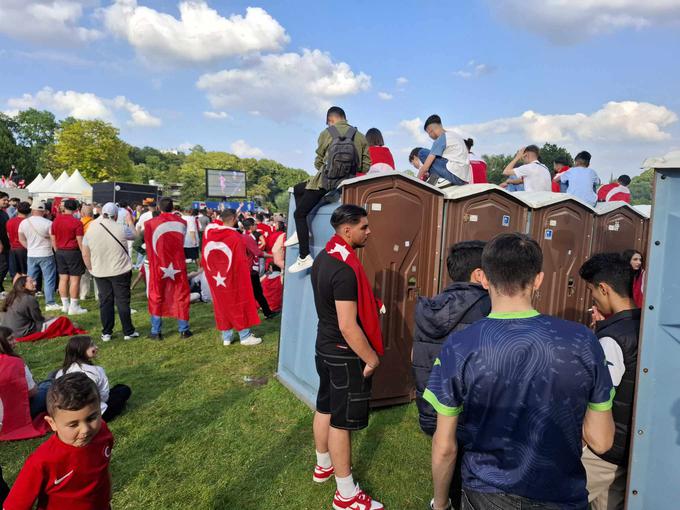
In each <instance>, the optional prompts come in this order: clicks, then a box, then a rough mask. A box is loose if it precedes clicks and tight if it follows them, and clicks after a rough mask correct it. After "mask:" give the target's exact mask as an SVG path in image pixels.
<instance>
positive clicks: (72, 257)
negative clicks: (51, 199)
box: [50, 198, 87, 315]
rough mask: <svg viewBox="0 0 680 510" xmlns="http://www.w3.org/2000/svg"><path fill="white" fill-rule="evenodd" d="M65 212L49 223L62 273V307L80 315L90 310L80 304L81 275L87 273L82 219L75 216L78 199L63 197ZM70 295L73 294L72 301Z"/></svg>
mask: <svg viewBox="0 0 680 510" xmlns="http://www.w3.org/2000/svg"><path fill="white" fill-rule="evenodd" d="M62 205H63V206H64V212H63V213H62V214H59V215H57V217H56V218H54V221H53V222H52V226H51V227H50V236H51V237H52V247H53V248H54V251H55V252H56V254H55V258H56V260H57V273H59V295H60V296H61V305H62V308H61V311H62V312H63V313H68V314H69V315H80V314H83V313H86V312H87V310H86V309H84V308H81V307H80V303H79V301H78V298H79V297H80V278H81V277H82V276H83V275H84V274H85V271H86V269H87V268H86V267H85V262H84V261H83V254H82V248H83V235H84V230H83V223H82V222H81V221H80V220H79V219H77V218H75V217H74V216H73V213H75V212H76V211H77V210H78V202H77V201H75V200H73V199H72V198H69V199H68V200H64V202H63V204H62ZM69 297H70V298H71V299H70V301H69Z"/></svg>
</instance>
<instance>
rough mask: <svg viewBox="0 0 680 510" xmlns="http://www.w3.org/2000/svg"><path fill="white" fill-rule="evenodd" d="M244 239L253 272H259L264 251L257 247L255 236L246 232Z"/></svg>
mask: <svg viewBox="0 0 680 510" xmlns="http://www.w3.org/2000/svg"><path fill="white" fill-rule="evenodd" d="M243 238H244V241H245V245H246V253H247V254H248V256H249V257H250V260H251V263H250V268H251V269H252V270H253V271H259V269H260V257H261V256H262V250H260V247H259V246H258V245H257V241H256V240H255V237H254V236H253V234H250V233H248V232H246V233H245V234H243Z"/></svg>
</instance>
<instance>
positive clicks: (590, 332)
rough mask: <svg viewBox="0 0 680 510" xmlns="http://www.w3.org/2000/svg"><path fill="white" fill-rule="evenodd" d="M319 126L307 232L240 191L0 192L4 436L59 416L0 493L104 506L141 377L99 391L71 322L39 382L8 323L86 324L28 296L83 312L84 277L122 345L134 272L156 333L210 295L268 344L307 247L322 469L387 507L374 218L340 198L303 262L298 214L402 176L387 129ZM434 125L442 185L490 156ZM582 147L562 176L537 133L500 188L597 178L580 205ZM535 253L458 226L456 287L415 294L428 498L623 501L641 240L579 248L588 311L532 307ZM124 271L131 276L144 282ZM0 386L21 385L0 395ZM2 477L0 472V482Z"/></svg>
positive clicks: (15, 505) (247, 332)
mask: <svg viewBox="0 0 680 510" xmlns="http://www.w3.org/2000/svg"><path fill="white" fill-rule="evenodd" d="M326 121H327V122H326V123H327V126H328V128H327V129H325V130H324V131H323V132H322V133H321V135H320V136H319V139H318V149H317V158H316V168H317V174H316V175H315V176H314V177H312V178H311V179H309V180H308V181H306V182H303V183H300V184H298V185H296V186H295V187H294V198H295V206H296V208H295V214H294V220H295V224H296V230H297V233H296V235H295V236H292V238H291V239H289V240H286V238H285V233H284V232H285V223H283V220H284V218H283V217H273V216H271V215H268V214H264V213H259V214H256V215H254V216H253V215H250V214H248V213H241V211H240V210H234V209H230V208H225V209H223V210H218V211H209V210H202V211H198V210H194V209H184V210H182V209H181V208H178V207H176V206H175V204H174V202H173V200H172V199H170V198H163V199H161V200H160V201H158V203H156V202H155V201H154V202H149V203H147V204H134V205H128V204H126V203H118V204H114V203H107V204H104V205H101V206H100V205H96V204H95V205H92V206H89V205H82V206H81V205H80V204H78V203H77V202H75V201H73V200H65V201H64V202H63V203H62V204H61V210H59V211H54V210H52V209H51V208H50V207H49V206H47V205H46V204H44V203H33V204H30V203H24V202H22V203H18V204H15V205H13V206H12V207H14V210H13V211H10V210H9V207H8V204H7V203H6V202H7V198H8V197H7V196H4V197H2V195H1V194H0V208H4V209H7V212H2V214H0V238H1V237H2V232H5V234H4V237H7V238H8V243H6V244H5V243H4V241H3V243H2V244H3V251H2V253H1V255H2V257H0V259H3V260H7V270H8V271H10V272H11V273H12V275H13V288H12V290H11V291H10V292H9V293H8V294H7V295H6V296H5V304H4V310H5V316H4V318H3V322H2V323H3V326H2V327H0V379H3V381H5V384H4V385H2V387H3V394H2V401H8V400H11V402H12V403H13V407H12V408H11V412H8V409H5V410H4V416H3V407H2V406H1V405H0V438H2V435H3V434H9V436H8V438H12V439H16V438H19V436H21V437H36V436H38V435H41V434H44V432H45V431H46V428H47V427H49V429H50V430H52V431H53V432H54V433H55V434H54V435H53V436H52V437H50V438H49V439H48V440H47V441H46V442H45V443H43V444H42V445H41V446H40V447H38V449H37V450H36V451H35V452H34V453H33V454H32V455H31V456H30V457H29V458H28V459H27V461H26V463H25V465H24V467H23V469H22V470H21V472H20V473H19V476H18V478H17V480H16V481H15V483H14V485H13V487H12V489H11V491H10V492H9V495H8V497H7V499H6V501H5V503H4V506H3V509H4V510H24V509H26V510H28V509H30V508H32V507H33V505H34V504H35V502H36V501H37V502H38V507H39V508H76V507H77V508H83V509H101V508H108V507H109V505H110V501H111V477H110V474H109V458H110V455H111V449H112V448H113V436H112V434H111V432H110V431H109V429H108V427H107V425H106V422H108V421H111V420H112V419H114V418H115V417H116V416H117V415H119V414H120V413H121V412H122V411H123V410H124V408H125V405H126V402H127V401H128V399H129V398H130V397H131V394H132V389H131V388H129V387H128V386H125V385H122V384H117V385H114V386H110V384H109V381H108V378H107V376H106V372H105V370H104V369H103V368H102V367H100V366H98V365H97V364H96V363H95V358H96V355H97V346H96V345H95V343H94V341H93V339H92V337H91V336H88V335H85V334H82V332H80V334H71V335H70V336H71V338H70V340H69V341H68V343H67V345H66V348H65V356H64V362H63V364H62V365H61V367H58V368H56V369H55V370H54V371H53V373H51V374H50V377H48V378H47V379H46V380H45V381H42V382H40V383H36V382H35V380H34V379H33V377H32V375H31V371H30V370H29V368H28V367H27V366H26V364H25V363H24V361H23V360H22V359H21V358H20V357H19V356H17V354H16V353H15V351H14V347H15V342H16V340H22V338H26V337H27V336H29V335H31V334H37V333H42V332H45V331H48V330H49V328H50V327H53V325H54V324H58V326H59V328H63V327H72V328H75V327H76V326H74V325H73V324H71V323H70V322H68V324H65V323H64V319H65V320H68V319H67V317H61V318H60V319H61V320H60V321H59V320H53V319H50V318H48V317H45V316H43V314H42V310H41V308H40V306H39V305H38V301H37V300H36V296H37V295H38V292H42V294H43V295H44V298H45V303H46V307H45V311H46V312H47V311H61V312H62V313H63V314H66V315H67V316H77V315H79V314H82V313H84V312H85V310H84V309H83V308H82V307H81V306H80V300H81V299H83V298H84V296H85V295H86V294H87V293H88V292H89V282H90V281H91V280H94V282H95V284H96V291H97V300H98V302H99V312H100V320H101V326H102V327H101V331H102V333H101V340H102V341H103V342H109V341H111V340H112V339H113V335H114V329H115V310H116V309H117V311H118V316H119V319H120V322H121V327H122V333H123V339H124V340H133V339H135V338H137V337H139V336H140V334H139V333H138V331H137V329H136V328H135V327H134V325H133V321H132V316H133V313H134V310H133V309H132V308H131V306H130V299H131V289H132V287H133V285H136V284H138V283H140V282H143V283H144V285H145V286H146V294H147V301H148V311H149V314H150V316H151V331H150V333H149V335H148V338H149V339H151V340H156V341H162V340H163V339H164V333H163V329H162V326H163V319H164V318H174V319H176V320H177V326H178V330H179V336H180V337H181V338H184V339H188V338H190V337H191V336H192V335H193V333H192V331H191V329H190V309H191V306H190V303H191V302H196V301H203V302H210V303H212V305H213V310H214V318H215V327H216V330H217V331H219V332H220V335H221V340H222V343H223V345H224V346H229V345H231V344H232V343H233V342H235V341H236V337H237V336H238V339H239V341H240V343H241V344H242V345H247V346H254V345H258V344H260V343H261V342H262V339H260V338H258V337H256V336H255V335H254V333H253V332H252V330H251V328H252V327H253V326H256V325H257V324H259V322H260V316H259V313H258V308H259V309H260V310H261V311H262V314H263V316H264V318H265V320H266V319H271V318H272V317H275V316H276V314H277V313H278V306H277V307H275V306H273V305H272V303H274V302H276V299H275V296H274V295H275V294H276V291H275V290H273V287H271V284H270V282H278V285H279V287H276V288H278V289H279V291H280V285H281V273H282V269H283V265H284V250H285V247H286V246H292V245H294V244H297V243H299V257H298V259H297V261H296V262H295V263H294V264H293V266H291V267H290V268H289V271H290V272H300V271H304V270H306V269H310V268H311V286H312V289H313V294H314V302H315V306H316V311H317V316H318V319H319V320H318V328H317V335H316V355H315V364H316V370H317V372H318V375H319V388H318V394H317V401H316V412H315V415H314V419H313V425H312V429H313V436H314V445H315V450H316V463H315V466H314V468H313V472H312V480H313V481H314V482H317V483H324V482H327V481H329V480H331V479H334V480H335V484H336V491H335V494H334V497H333V501H332V506H333V508H334V509H335V510H344V509H352V510H378V509H381V508H383V505H382V504H381V503H380V502H378V501H376V500H375V499H373V498H372V497H371V496H370V495H368V494H367V493H366V492H364V491H363V490H362V489H361V488H360V486H359V485H358V484H357V483H356V481H355V480H354V478H353V474H352V448H351V432H352V431H356V430H360V429H363V428H365V427H367V426H368V423H369V401H370V397H371V385H372V384H371V381H372V375H373V373H374V372H375V370H376V369H377V368H378V367H379V365H380V357H381V356H382V355H383V354H384V346H383V338H382V332H381V326H380V314H381V313H389V310H386V309H385V307H384V305H383V304H382V303H381V302H380V301H379V300H378V299H377V298H376V297H375V296H374V294H373V287H372V284H371V282H369V280H368V278H367V276H366V273H365V271H364V269H363V266H362V264H361V262H360V259H359V257H358V256H357V253H356V250H357V249H360V248H362V247H364V246H365V245H366V244H367V243H368V242H370V236H371V230H370V226H369V221H368V213H367V211H366V210H365V209H363V208H361V207H359V206H357V205H352V204H344V205H341V206H340V207H338V208H336V210H335V211H334V212H333V214H332V216H331V219H330V223H331V226H332V228H333V229H334V232H335V233H334V235H333V236H332V237H331V238H330V239H329V240H327V243H326V244H325V247H324V249H322V250H321V251H320V252H319V254H318V255H317V256H316V258H315V259H312V257H311V253H310V246H309V228H308V224H307V220H308V216H309V214H310V213H312V212H313V210H314V209H315V208H316V207H317V206H318V204H319V203H320V202H322V201H323V200H324V198H325V197H326V196H327V195H328V194H329V193H332V192H334V191H335V190H336V189H337V188H338V186H339V184H340V183H341V182H342V181H343V180H344V179H347V178H351V177H355V176H357V175H361V174H366V173H371V172H389V171H393V170H394V160H393V157H392V155H391V153H390V151H389V149H387V148H386V147H385V144H384V140H383V137H382V134H381V133H380V131H379V130H377V129H375V128H372V129H370V130H369V131H368V132H367V133H366V136H364V135H363V134H362V133H361V132H359V131H358V130H357V129H356V128H355V127H353V126H351V125H350V124H349V123H348V122H347V119H346V116H345V113H344V111H343V110H342V109H340V108H338V107H333V108H331V109H330V110H329V111H328V114H327V118H326ZM425 131H426V132H427V134H428V135H429V136H430V138H432V139H433V146H432V148H431V149H430V150H427V149H422V148H417V149H414V151H413V152H412V153H411V155H410V158H409V159H410V161H411V162H412V163H413V165H414V166H415V167H416V168H417V169H418V178H421V179H424V180H427V179H430V178H432V177H434V178H436V179H440V178H443V179H445V180H448V181H449V182H450V183H451V184H453V185H464V184H466V183H469V182H478V181H477V179H479V180H483V179H484V176H483V168H482V167H481V166H480V165H474V164H473V162H474V161H479V160H478V159H477V158H475V157H474V156H473V155H472V153H471V149H472V146H473V142H472V140H462V139H460V138H459V137H457V136H455V135H453V134H451V133H447V132H446V130H445V129H444V128H443V127H442V121H441V119H440V118H439V117H438V116H436V115H433V116H430V117H429V118H428V119H427V121H426V123H425ZM473 158H474V159H473ZM589 162H590V155H589V154H588V153H587V152H582V153H580V154H579V155H577V157H576V164H575V166H574V167H573V168H563V167H564V166H566V165H564V164H563V163H564V162H563V161H558V162H557V163H556V167H557V166H558V165H560V168H559V171H557V168H556V171H555V176H554V177H553V176H551V174H550V172H549V170H548V169H547V168H546V167H545V166H544V165H542V164H541V163H540V162H539V161H538V149H537V148H536V147H535V146H528V147H525V148H522V149H521V150H520V151H518V153H517V155H516V156H515V157H514V158H513V160H512V161H511V162H510V163H509V164H508V166H507V168H506V169H505V170H504V174H505V175H506V176H508V180H507V181H506V183H505V186H507V187H511V186H514V187H519V186H523V187H524V189H525V190H527V191H552V190H554V189H555V188H554V187H553V186H554V185H557V186H559V189H560V190H562V185H566V186H567V188H566V190H567V192H568V193H572V194H575V195H576V196H578V197H579V198H581V199H582V200H584V201H585V198H586V195H588V196H587V198H588V200H589V202H588V203H591V202H592V200H593V195H594V196H595V199H594V200H595V201H596V200H597V194H596V187H595V186H596V184H597V182H596V179H595V178H594V177H593V176H595V177H596V174H595V173H594V172H593V171H592V170H591V169H589ZM519 163H523V164H522V165H520V166H518V165H519ZM475 167H476V168H475ZM622 177H625V176H622ZM626 182H627V181H626V179H623V178H621V179H619V183H618V184H617V185H616V186H613V187H610V188H607V189H606V190H600V191H601V193H600V195H601V196H603V197H604V198H605V199H614V197H618V198H620V197H621V196H624V195H625V192H624V190H623V189H622V188H625V184H626ZM513 189H517V188H513ZM591 194H592V195H591ZM2 215H5V216H7V218H5V219H2V218H1V216H2ZM10 216H12V217H13V218H12V219H9V217H10ZM14 217H16V218H18V220H17V221H14V219H15V218H14ZM12 221H14V223H11V222H12ZM10 227H11V228H10ZM15 232H16V233H15ZM378 235H379V234H378ZM14 239H15V240H16V241H17V242H14V241H11V240H14ZM10 241H11V242H10ZM12 242H14V244H12ZM5 248H6V249H5ZM15 252H16V253H15ZM22 257H23V258H22ZM187 261H189V262H192V261H193V262H196V263H197V266H198V268H197V271H195V272H193V273H189V272H188V269H187ZM542 261H543V254H542V252H541V248H540V247H539V245H538V244H537V243H536V242H535V241H534V240H533V239H531V238H530V237H529V236H527V235H524V234H520V233H510V234H501V235H499V236H496V237H495V238H493V239H492V240H490V241H489V242H486V243H485V242H482V241H477V240H470V241H467V242H464V243H458V244H456V245H454V246H453V247H451V248H450V251H449V255H448V258H447V269H448V273H449V276H450V277H451V280H452V281H453V283H452V284H451V285H449V286H448V287H447V288H446V289H445V290H444V291H443V293H442V294H440V295H437V296H434V297H432V298H420V299H419V301H418V305H417V308H416V312H415V323H416V331H415V337H414V345H413V355H412V360H413V372H414V376H415V380H416V390H417V391H416V403H417V407H418V414H419V423H420V426H421V429H422V430H423V432H424V433H426V434H428V435H429V436H431V437H432V481H433V487H434V494H433V498H432V500H431V503H430V507H431V508H432V509H434V510H442V509H450V508H463V509H471V510H480V509H488V508H543V509H557V508H573V509H582V508H586V507H587V506H588V504H591V505H592V507H593V508H595V509H596V510H599V509H617V508H623V501H624V498H625V483H626V471H627V463H628V448H629V443H630V432H631V431H630V423H631V414H632V401H633V400H632V399H633V396H634V390H635V374H636V363H637V343H638V337H639V328H640V310H639V306H640V303H641V299H642V293H643V291H644V288H643V284H642V281H643V278H642V275H643V269H642V255H641V254H640V253H639V252H626V253H625V254H614V253H603V254H596V255H594V256H593V257H591V259H589V260H588V261H587V262H586V263H585V264H583V266H582V267H581V269H580V275H581V278H583V280H584V281H585V282H586V283H587V286H588V288H589V290H590V291H591V294H592V296H593V302H594V306H593V308H592V317H593V324H592V325H591V327H590V328H588V327H587V326H585V325H582V324H577V323H574V322H569V321H566V320H562V319H558V318H555V317H550V316H546V315H543V314H540V313H539V312H538V311H536V310H534V309H533V306H532V296H533V294H534V292H535V291H537V290H538V289H539V287H540V286H541V283H542V280H543V273H542V272H541V267H542ZM22 263H24V265H23V266H22V265H20V264H22ZM0 268H1V266H0ZM23 268H26V270H25V271H21V269H23ZM133 268H137V269H139V270H140V275H141V277H140V278H139V279H137V280H136V281H135V282H133V281H132V271H133ZM25 273H27V274H25ZM1 276H3V278H4V275H1ZM84 282H85V283H84ZM41 288H42V291H40V290H39V289H41ZM55 289H57V290H58V293H59V296H60V298H61V305H59V304H57V302H56V300H55V298H54V296H55ZM268 291H269V292H268ZM272 291H273V292H272ZM83 292H85V294H84V293H83ZM268 294H269V295H268ZM278 304H279V306H280V300H279V303H278ZM60 331H61V329H60ZM4 388H12V389H13V390H14V389H16V390H17V391H13V390H12V395H11V397H9V396H7V395H6V390H5V389H4ZM17 406H20V407H21V409H22V411H21V416H19V417H18V418H17V414H18V413H16V412H14V410H15V409H18V407H17ZM3 417H4V421H3ZM42 418H44V420H43V421H39V420H41V419H42ZM21 420H23V422H22V421H21ZM12 434H14V435H12ZM65 468H67V469H65ZM6 489H7V487H6V486H5V485H4V481H2V477H1V472H0V497H2V493H1V491H2V490H5V491H6Z"/></svg>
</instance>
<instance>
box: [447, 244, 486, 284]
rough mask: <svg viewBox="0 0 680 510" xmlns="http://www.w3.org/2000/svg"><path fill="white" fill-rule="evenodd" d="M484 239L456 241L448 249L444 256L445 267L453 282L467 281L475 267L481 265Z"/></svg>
mask: <svg viewBox="0 0 680 510" xmlns="http://www.w3.org/2000/svg"><path fill="white" fill-rule="evenodd" d="M485 245H486V243H485V242H484V241H463V242H461V243H456V244H454V245H453V246H451V248H450V249H449V256H448V257H447V258H446V268H447V269H448V271H449V276H450V277H451V280H452V281H454V282H468V281H470V275H471V274H472V271H474V270H475V269H478V268H481V267H482V252H483V251H484V246H485Z"/></svg>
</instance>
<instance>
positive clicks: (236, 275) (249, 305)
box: [201, 225, 260, 331]
mask: <svg viewBox="0 0 680 510" xmlns="http://www.w3.org/2000/svg"><path fill="white" fill-rule="evenodd" d="M250 262H251V261H250V259H249V257H248V255H247V254H246V245H245V243H244V242H243V236H242V235H241V234H240V233H239V232H237V231H236V230H235V229H233V228H231V227H225V226H221V225H211V226H210V228H209V229H208V228H206V231H205V237H204V238H203V253H202V256H201V267H203V270H204V271H205V277H206V280H208V285H209V286H210V293H211V295H212V303H213V309H214V310H215V323H216V324H217V329H219V330H220V331H227V330H229V329H232V328H233V329H237V330H242V329H245V328H249V327H251V326H256V325H257V324H259V323H260V317H259V315H258V314H257V302H256V301H255V295H254V294H253V284H252V283H251V281H250Z"/></svg>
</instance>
